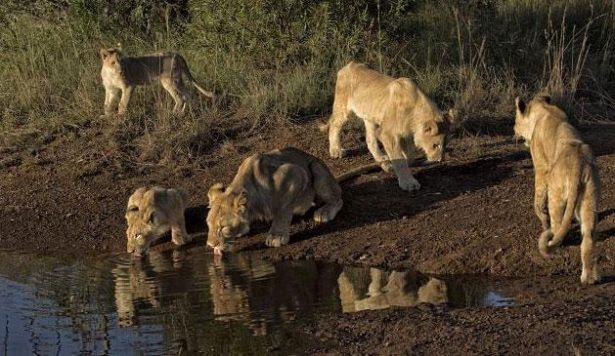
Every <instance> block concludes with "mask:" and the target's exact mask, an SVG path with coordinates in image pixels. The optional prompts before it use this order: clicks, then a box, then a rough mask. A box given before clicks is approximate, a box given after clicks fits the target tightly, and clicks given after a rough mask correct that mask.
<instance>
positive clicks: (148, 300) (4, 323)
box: [0, 247, 513, 355]
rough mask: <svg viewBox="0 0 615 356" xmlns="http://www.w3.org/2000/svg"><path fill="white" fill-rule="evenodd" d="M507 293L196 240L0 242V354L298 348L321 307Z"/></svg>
mask: <svg viewBox="0 0 615 356" xmlns="http://www.w3.org/2000/svg"><path fill="white" fill-rule="evenodd" d="M420 303H432V304H442V303H446V304H447V305H448V306H449V307H452V308H464V307H474V306H507V305H511V304H512V303H513V302H512V300H511V299H508V298H506V297H505V296H502V295H501V294H499V293H498V292H497V288H494V287H493V286H492V285H491V284H490V283H488V282H487V281H485V280H481V279H477V278H455V277H454V276H451V277H438V278H434V277H429V276H425V275H422V274H419V273H416V272H413V271H384V270H380V269H376V268H358V267H343V266H339V265H335V264H325V263H318V262H314V261H300V262H283V263H277V264H271V263H268V262H266V261H262V260H261V259H260V258H258V257H250V256H248V255H241V254H239V255H235V256H229V257H228V258H227V257H225V259H224V260H214V259H213V256H212V255H211V253H210V252H209V251H207V250H206V249H205V248H202V247H195V248H191V249H187V250H182V251H177V250H176V251H166V252H151V253H150V255H149V256H148V257H147V258H145V259H143V260H142V261H136V262H135V261H133V260H131V259H130V258H129V257H128V256H125V255H117V256H110V257H107V258H98V259H96V260H87V259H84V260H62V259H57V258H49V257H37V256H32V255H27V254H20V253H15V252H8V251H0V354H8V355H13V354H30V353H33V354H67V353H69V354H74V353H88V354H89V353H92V354H126V353H128V354H132V353H141V352H143V353H146V354H178V353H182V352H188V353H194V352H200V353H216V354H217V353H251V354H255V353H262V352H267V351H268V352H271V351H278V352H280V353H288V352H298V351H300V350H301V349H302V348H304V347H306V346H308V345H309V343H310V340H306V339H305V338H304V337H302V338H298V337H296V336H295V333H294V331H293V326H294V325H296V323H297V322H299V323H300V322H302V321H309V320H310V318H313V317H314V315H315V314H318V313H342V312H356V311H360V310H366V309H383V308H389V307H409V306H414V305H417V304H420Z"/></svg>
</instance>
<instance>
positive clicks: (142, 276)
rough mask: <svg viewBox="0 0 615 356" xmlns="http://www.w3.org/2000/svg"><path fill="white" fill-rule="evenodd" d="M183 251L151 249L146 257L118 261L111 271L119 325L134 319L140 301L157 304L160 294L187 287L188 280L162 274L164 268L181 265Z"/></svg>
mask: <svg viewBox="0 0 615 356" xmlns="http://www.w3.org/2000/svg"><path fill="white" fill-rule="evenodd" d="M184 255H185V253H184V252H181V251H173V252H172V254H165V253H163V252H160V251H151V252H150V253H149V255H148V257H147V258H146V259H143V260H136V259H135V260H133V261H132V263H131V264H129V265H118V266H117V267H116V268H114V269H113V270H112V271H111V273H112V274H113V280H114V283H115V306H116V309H117V314H118V325H119V326H120V327H127V326H133V325H135V324H136V323H137V318H138V316H139V306H140V305H144V304H145V305H147V304H149V305H150V306H151V307H153V308H160V306H161V305H160V300H161V297H162V296H163V295H165V294H166V293H169V292H178V291H180V292H182V291H183V292H186V291H188V289H189V288H190V285H191V283H190V280H187V279H185V278H161V276H162V275H163V274H164V273H165V272H170V271H174V270H177V269H180V268H182V266H183V262H182V261H183V260H184V257H185V256H184Z"/></svg>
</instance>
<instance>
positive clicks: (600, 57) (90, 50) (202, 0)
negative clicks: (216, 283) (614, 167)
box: [0, 0, 615, 164]
mask: <svg viewBox="0 0 615 356" xmlns="http://www.w3.org/2000/svg"><path fill="white" fill-rule="evenodd" d="M0 22H1V24H2V28H3V29H2V30H0V47H1V49H2V51H0V76H1V77H2V81H0V110H1V111H0V146H5V147H9V146H22V145H26V144H27V143H29V142H32V141H33V140H34V141H36V140H39V141H40V140H41V137H48V135H50V134H51V135H57V134H62V133H63V132H64V130H66V128H67V127H69V128H71V127H81V126H83V125H85V124H88V125H89V124H92V123H94V124H95V125H97V126H99V127H103V128H104V130H105V131H107V132H109V133H110V136H109V137H110V138H111V142H110V145H111V146H113V145H114V144H115V145H117V148H118V150H120V151H122V152H130V154H131V155H132V159H133V160H135V161H142V162H148V163H156V164H157V163H165V162H176V161H188V160H190V159H193V158H194V157H195V156H198V155H200V154H203V153H206V152H207V150H208V148H209V147H212V145H215V144H218V143H220V142H222V141H224V130H225V127H228V126H229V125H232V124H237V123H241V124H243V125H245V126H246V127H248V128H251V129H252V130H267V129H268V127H270V126H271V123H272V122H275V121H277V120H292V121H294V122H301V121H302V120H304V119H305V118H312V117H314V116H327V115H328V114H329V113H330V106H331V102H332V99H333V98H332V96H333V95H332V94H333V87H334V80H335V72H336V71H337V69H339V68H340V67H341V66H343V65H344V64H345V63H346V62H347V61H349V60H351V59H352V60H357V61H362V62H366V63H368V64H369V65H370V66H372V67H373V68H376V69H379V70H381V71H383V72H385V73H387V74H391V75H396V76H408V77H411V78H414V79H415V80H416V81H417V82H418V83H419V85H420V86H421V87H422V88H423V89H424V90H425V91H426V92H427V93H428V94H429V95H430V96H432V97H433V98H434V99H435V100H436V102H437V103H438V104H439V105H440V106H441V107H448V106H455V107H457V108H458V109H460V111H461V113H462V115H464V116H465V117H470V118H473V119H476V118H485V119H488V118H490V117H504V116H510V115H511V114H512V111H513V99H514V97H515V96H517V95H525V96H527V95H532V94H534V93H537V92H547V93H550V94H551V95H552V96H554V97H555V98H556V100H557V101H558V102H559V103H560V104H561V105H562V106H563V107H564V108H565V109H566V110H567V111H568V112H569V113H571V114H573V115H574V114H575V113H580V112H583V113H584V117H582V119H587V118H590V119H591V118H598V119H604V118H608V112H609V108H612V106H613V104H614V103H615V100H614V99H613V98H612V97H611V96H610V95H609V93H612V92H613V89H614V84H615V83H614V81H615V73H614V72H613V68H614V66H613V62H614V58H613V50H612V48H613V46H614V45H615V43H614V41H615V4H613V3H610V2H605V1H601V0H577V1H570V0H554V1H530V0H481V1H469V2H466V1H463V2H461V1H453V0H449V1H442V2H433V1H420V0H419V1H412V0H396V1H383V0H382V1H368V0H364V1H348V0H329V1H315V0H312V1H310V0H284V1H273V0H257V1H252V0H229V1H224V2H220V1H216V0H193V1H179V2H176V5H168V4H167V3H166V2H165V1H162V0H156V1H145V0H135V1H131V2H116V1H108V0H92V1H84V0H31V1H27V2H22V1H17V0H10V1H7V2H5V3H3V5H0ZM117 43H121V45H122V48H123V50H124V51H125V53H126V54H129V55H138V54H144V53H148V52H152V51H157V50H174V51H179V52H180V53H182V54H183V55H184V56H185V57H186V59H187V60H188V63H189V65H190V67H191V70H192V72H193V74H194V75H195V77H196V78H197V80H198V81H199V82H201V83H202V84H203V85H204V86H205V87H206V88H210V89H213V90H214V91H215V92H216V94H217V95H218V100H217V101H216V102H215V103H213V104H212V103H210V102H208V101H207V100H201V99H200V98H199V97H198V95H196V93H195V94H194V99H195V100H193V103H192V106H191V107H190V110H189V113H188V114H187V115H186V116H185V117H183V118H181V119H178V118H175V117H173V116H172V115H170V114H169V113H170V109H171V108H172V100H171V98H170V97H169V96H168V95H167V94H166V92H164V91H163V90H162V89H161V88H160V87H159V86H158V87H157V86H154V87H149V88H139V89H138V90H137V92H136V94H135V95H134V96H133V98H134V100H133V101H132V102H131V107H130V115H129V117H128V118H126V119H123V120H114V119H99V118H98V115H100V114H101V113H102V103H103V97H104V90H103V88H102V85H101V83H100V74H99V72H100V59H99V57H98V49H99V48H100V47H109V46H115V45H116V44H117ZM590 109H591V110H590ZM588 110H590V113H591V117H588V116H587V114H585V113H587V112H588ZM225 125H226V126H225ZM43 140H44V139H43ZM114 142H115V143H114Z"/></svg>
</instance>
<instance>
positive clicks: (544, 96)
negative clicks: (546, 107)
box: [539, 95, 551, 104]
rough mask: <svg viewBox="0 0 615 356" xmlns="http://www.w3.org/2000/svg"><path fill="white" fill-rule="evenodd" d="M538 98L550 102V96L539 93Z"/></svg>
mask: <svg viewBox="0 0 615 356" xmlns="http://www.w3.org/2000/svg"><path fill="white" fill-rule="evenodd" d="M539 98H540V100H542V101H544V102H545V103H547V104H551V97H550V96H549V95H541V96H540V97H539Z"/></svg>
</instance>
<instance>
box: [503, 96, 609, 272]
mask: <svg viewBox="0 0 615 356" xmlns="http://www.w3.org/2000/svg"><path fill="white" fill-rule="evenodd" d="M515 103H516V116H515V126H514V131H515V135H516V136H518V137H521V138H523V139H524V140H525V142H526V144H527V145H528V146H529V147H530V153H531V156H532V161H533V164H534V170H535V194H534V209H535V212H536V215H537V216H538V218H539V219H540V222H541V224H542V229H543V232H542V234H541V235H540V238H539V240H538V247H539V251H540V252H541V254H542V255H544V256H546V257H548V256H549V255H550V254H551V253H552V250H553V248H555V247H556V246H559V245H561V243H562V241H563V240H564V237H565V236H566V234H567V233H568V231H569V230H570V226H571V224H572V218H573V216H576V218H577V220H578V221H579V222H580V224H581V234H582V235H583V241H582V242H581V262H582V264H583V268H582V273H581V282H582V283H584V284H594V283H597V282H598V281H599V280H600V276H599V273H598V269H597V268H598V267H597V257H596V255H595V253H596V252H595V246H594V245H595V242H596V241H595V236H594V230H595V225H596V216H597V215H596V214H597V211H598V200H599V198H600V182H599V178H598V172H597V169H596V164H595V161H594V157H593V155H592V151H591V149H590V147H589V146H588V145H587V144H585V143H584V142H583V141H582V140H581V138H580V136H579V134H578V133H577V131H576V130H575V129H574V127H572V125H570V123H568V118H567V116H566V114H565V113H564V112H563V111H562V110H561V109H559V108H558V107H557V106H555V105H553V104H551V98H550V97H548V96H538V97H536V98H534V99H533V100H531V101H530V102H528V103H527V104H526V103H525V102H524V101H523V100H521V99H520V98H519V97H517V98H516V100H515Z"/></svg>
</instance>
